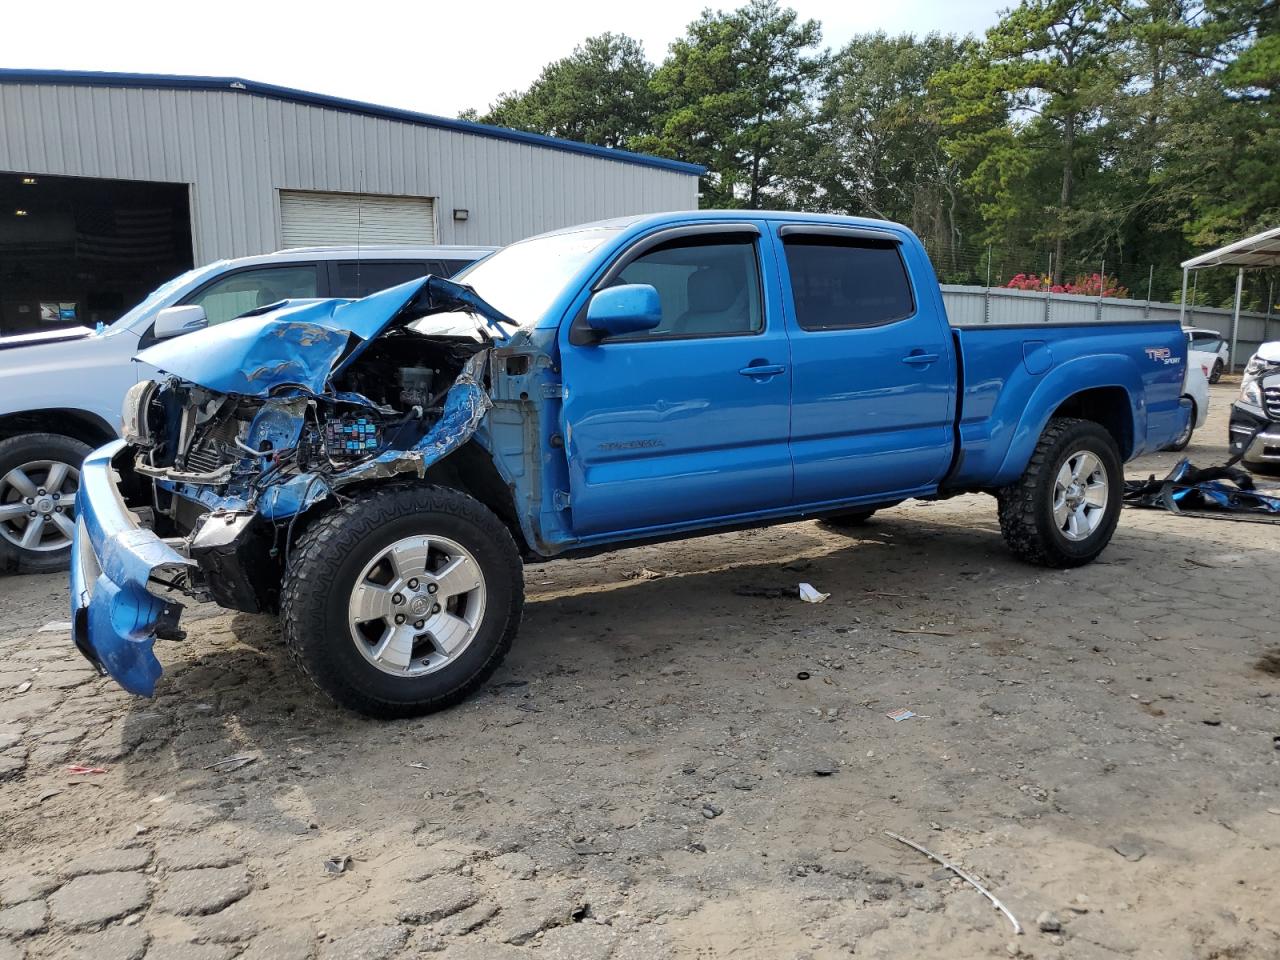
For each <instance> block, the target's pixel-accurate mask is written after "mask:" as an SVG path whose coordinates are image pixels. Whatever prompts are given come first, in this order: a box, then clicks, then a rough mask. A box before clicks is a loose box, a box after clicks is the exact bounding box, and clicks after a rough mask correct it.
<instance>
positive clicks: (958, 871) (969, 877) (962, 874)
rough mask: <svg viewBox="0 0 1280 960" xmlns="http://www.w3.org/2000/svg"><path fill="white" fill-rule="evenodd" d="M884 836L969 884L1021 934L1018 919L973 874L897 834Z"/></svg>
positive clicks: (887, 833) (890, 832)
mask: <svg viewBox="0 0 1280 960" xmlns="http://www.w3.org/2000/svg"><path fill="white" fill-rule="evenodd" d="M884 834H885V836H886V837H892V838H893V839H894V840H897V841H898V842H899V843H905V844H906V845H907V846H908V847H911V849H913V850H918V851H919V852H920V853H923V854H924V855H925V856H926V857H928V858H929V859H930V860H932V861H934V862H935V863H940V864H942V865H943V866H944V867H946V868H947V869H948V870H950V871H951V872H952V873H954V874H955V875H956V876H957V877H959V878H960V879H961V880H963V881H965V882H966V883H968V884H971V885H972V886H973V888H974V889H975V890H977V891H978V892H979V893H980V894H982V895H983V896H984V897H986V898H987V899H988V900H990V901H991V902H992V904H994V906H995V908H996V909H997V910H999V911H1000V912H1001V913H1003V914H1004V915H1005V916H1006V917H1008V918H1009V922H1010V923H1011V924H1013V932H1014V933H1017V934H1021V933H1022V924H1020V923H1019V922H1018V918H1017V917H1015V916H1014V915H1013V914H1012V913H1011V912H1010V911H1009V908H1008V907H1006V906H1005V905H1004V904H1003V903H1001V902H1000V901H999V900H997V899H996V897H995V894H993V893H992V892H991V891H990V890H988V889H987V888H986V887H984V886H983V885H982V884H981V883H979V882H978V881H977V879H976V878H975V877H974V876H973V874H971V873H969V872H968V871H967V870H965V869H963V868H962V867H957V866H956V865H955V864H954V863H952V862H950V861H949V860H944V859H943V858H942V857H940V856H938V855H937V854H936V853H932V852H930V851H929V850H926V849H925V848H924V847H922V846H920V844H918V843H916V842H915V841H914V840H908V839H907V838H906V837H903V836H899V835H898V834H896V833H894V832H892V831H891V830H886V831H885V832H884Z"/></svg>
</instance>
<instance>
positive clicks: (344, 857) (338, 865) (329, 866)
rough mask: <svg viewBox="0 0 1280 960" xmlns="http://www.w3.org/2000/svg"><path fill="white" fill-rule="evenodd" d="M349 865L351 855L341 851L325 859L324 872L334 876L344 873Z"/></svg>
mask: <svg viewBox="0 0 1280 960" xmlns="http://www.w3.org/2000/svg"><path fill="white" fill-rule="evenodd" d="M349 866H351V857H350V856H349V855H348V854H345V853H341V854H338V855H336V856H332V857H329V859H327V860H325V862H324V872H325V873H328V874H332V875H334V876H336V875H337V874H339V873H346V872H347V867H349Z"/></svg>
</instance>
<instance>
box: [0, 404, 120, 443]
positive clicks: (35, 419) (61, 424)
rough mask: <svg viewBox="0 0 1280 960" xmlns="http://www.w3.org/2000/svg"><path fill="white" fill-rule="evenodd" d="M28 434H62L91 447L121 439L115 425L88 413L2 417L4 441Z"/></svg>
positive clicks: (0, 431)
mask: <svg viewBox="0 0 1280 960" xmlns="http://www.w3.org/2000/svg"><path fill="white" fill-rule="evenodd" d="M24 433H58V434H61V435H62V436H64V437H72V438H73V439H76V440H79V441H80V442H81V443H87V444H88V445H89V446H91V447H100V446H102V445H103V444H104V443H110V442H111V441H112V440H115V439H116V438H117V437H118V436H119V434H117V433H116V431H115V430H113V429H112V427H111V424H109V423H107V422H106V421H105V420H103V419H102V418H101V417H100V416H98V415H97V414H95V413H89V412H88V411H86V410H27V411H24V412H22V413H9V414H5V415H3V416H0V440H4V439H8V438H9V437H16V436H20V435H21V434H24Z"/></svg>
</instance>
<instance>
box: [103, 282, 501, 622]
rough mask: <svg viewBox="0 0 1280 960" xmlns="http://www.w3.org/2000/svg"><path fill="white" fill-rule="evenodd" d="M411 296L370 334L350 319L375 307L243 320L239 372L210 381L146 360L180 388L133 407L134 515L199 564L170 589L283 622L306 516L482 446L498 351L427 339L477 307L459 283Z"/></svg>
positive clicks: (156, 389) (141, 396)
mask: <svg viewBox="0 0 1280 960" xmlns="http://www.w3.org/2000/svg"><path fill="white" fill-rule="evenodd" d="M432 284H439V287H437V288H435V289H433V288H432ZM412 287H413V285H406V289H407V292H403V291H402V292H401V293H400V294H399V297H400V299H401V300H405V302H404V304H403V305H402V306H400V308H399V310H398V311H397V312H396V313H395V316H393V318H392V320H391V321H388V320H386V318H385V315H384V318H383V323H382V326H381V327H380V328H377V329H369V330H368V331H365V330H362V329H360V328H359V326H358V325H359V324H360V323H361V322H362V320H363V318H362V316H361V315H355V316H352V315H350V314H348V315H346V316H343V315H342V314H341V313H340V311H341V310H342V309H343V308H344V306H351V307H360V306H362V305H363V304H365V303H367V300H366V301H356V302H352V303H351V304H347V305H343V304H341V303H339V305H338V306H337V307H336V308H335V306H334V302H332V301H330V302H327V303H325V302H319V303H317V302H311V303H303V304H299V305H298V306H297V307H294V306H293V305H291V304H288V303H285V304H277V305H274V306H273V307H272V308H263V310H262V311H259V314H260V318H259V319H260V322H259V323H258V324H257V325H256V326H254V325H252V324H250V323H246V322H245V321H244V320H242V321H237V323H240V324H243V325H244V326H246V328H247V330H246V337H245V339H244V341H243V345H242V347H241V348H240V349H241V353H242V354H243V355H234V354H233V355H234V356H236V358H237V360H238V361H239V362H238V366H237V367H236V368H235V369H234V371H233V373H232V374H231V375H226V374H222V375H220V376H218V377H214V376H209V377H203V378H201V379H200V380H197V379H196V378H197V377H198V376H200V372H199V370H196V369H192V368H193V367H198V366H199V359H196V360H194V361H193V360H192V358H191V357H190V356H189V355H187V356H180V355H176V354H175V355H174V356H163V355H157V354H158V352H159V348H153V349H152V351H149V353H148V355H145V356H146V359H147V361H148V362H150V363H154V364H155V365H156V366H158V367H160V368H161V370H162V371H165V373H166V376H165V377H164V379H160V380H144V381H141V382H139V383H138V384H137V385H136V386H135V387H134V388H133V389H131V390H130V391H129V393H128V395H127V396H126V399H125V405H124V411H123V419H124V433H125V436H126V439H127V440H128V441H129V443H130V445H131V448H132V451H133V457H132V464H131V465H129V466H131V469H128V468H126V469H125V470H122V471H121V473H122V481H124V486H125V487H126V488H127V489H130V490H132V491H134V497H131V498H130V499H131V500H134V499H136V500H137V501H139V502H130V503H129V506H130V508H131V509H134V510H135V511H138V510H141V511H145V512H147V513H149V514H150V518H149V519H150V526H151V527H152V528H153V529H154V530H155V532H156V533H158V534H160V535H161V536H164V537H166V538H167V539H168V542H169V543H170V545H171V546H173V547H174V548H175V549H177V550H178V551H179V553H182V554H185V555H186V556H188V557H190V558H191V559H192V560H194V561H196V564H195V566H194V567H193V568H191V569H189V570H188V571H187V572H186V573H184V574H183V575H182V576H181V577H180V578H179V580H177V581H175V582H174V583H172V584H171V586H173V587H174V588H176V589H179V590H182V591H183V592H185V593H188V594H190V595H192V596H196V597H198V598H201V599H212V600H216V601H217V602H218V603H220V604H222V605H224V606H228V607H232V608H234V609H240V610H248V611H260V610H271V609H273V608H274V606H275V604H276V601H277V597H278V584H279V582H280V573H281V572H282V571H283V569H284V565H285V562H286V560H287V553H288V544H289V542H290V539H291V535H292V532H293V525H294V524H295V523H296V521H297V518H298V516H299V515H300V514H302V513H303V512H305V511H306V510H307V509H308V508H309V507H311V506H313V505H315V504H316V503H318V502H320V501H321V500H324V499H326V498H329V497H340V496H341V494H340V492H339V491H341V490H342V489H343V488H344V487H348V486H351V485H353V484H358V483H360V482H362V481H372V480H378V479H386V478H390V477H394V476H395V475H397V474H401V473H411V474H416V475H418V476H423V475H425V472H426V469H427V467H428V466H429V465H430V464H432V463H434V462H435V461H437V460H439V459H440V458H441V457H443V456H445V455H446V454H448V453H449V452H451V451H453V450H454V449H456V448H457V447H459V446H460V445H461V444H463V443H465V442H466V440H467V439H468V438H469V437H470V436H471V435H472V434H473V433H474V431H475V430H476V428H477V427H478V426H479V423H480V421H481V420H482V419H483V417H484V415H485V413H486V412H487V411H488V410H489V408H490V407H491V405H492V404H491V401H490V399H489V395H488V390H487V382H486V381H487V362H488V359H489V356H490V352H491V347H492V343H493V338H492V337H484V336H479V337H477V336H462V335H459V336H437V335H432V334H429V333H422V332H418V331H417V330H415V329H413V328H412V327H411V326H409V322H411V321H412V320H413V319H417V318H420V317H422V316H425V315H427V314H428V313H432V312H444V311H447V310H448V309H449V308H450V307H453V308H455V309H456V308H457V307H458V306H459V303H460V301H461V302H462V304H463V305H465V307H467V308H471V309H474V308H475V306H476V305H475V304H474V303H470V302H467V301H465V300H462V298H460V297H459V296H458V291H464V292H465V293H467V294H470V291H469V290H468V289H467V288H463V287H460V285H458V284H454V283H452V282H450V281H440V280H439V279H438V278H435V277H431V278H428V280H427V281H425V282H423V283H421V285H420V289H417V290H416V291H415V290H414V289H411V288H412ZM398 290H401V288H392V290H390V291H385V292H384V293H383V294H379V295H376V296H378V297H382V296H386V295H387V294H392V295H394V294H396V291H398ZM424 294H425V295H424ZM470 295H471V296H472V297H474V294H470ZM406 297H407V300H406V299H405V298H406ZM368 299H374V298H368ZM477 299H478V298H477ZM481 303H483V302H482V301H481ZM415 306H416V309H414V308H415ZM485 306H486V307H487V305H485ZM489 309H491V308H489ZM321 310H326V311H327V313H321ZM476 312H479V311H476ZM251 316H252V315H251ZM500 316H501V315H497V317H499V318H500ZM396 319H399V321H400V322H399V323H396V322H393V321H394V320H396ZM487 319H493V318H492V317H487ZM317 320H320V321H324V322H316V321H317ZM337 321H346V322H348V323H350V324H351V326H352V327H353V328H354V329H353V330H351V331H348V330H346V329H343V327H342V326H340V325H339V324H338V322H337ZM366 333H367V334H368V335H367V336H365V335H363V334H366ZM198 336H199V334H192V335H188V337H187V338H184V339H186V340H187V344H186V345H187V346H191V345H192V344H191V340H192V339H193V338H196V337H198ZM225 342H226V338H225V336H224V338H223V339H221V340H219V341H218V343H219V345H223V344H225ZM264 345H265V346H264ZM233 347H234V344H233ZM224 350H225V347H224ZM221 359H223V360H225V359H226V358H225V357H223V358H221ZM221 387H225V388H226V389H219V388H221ZM317 387H320V389H316V388H317ZM126 474H129V475H126ZM144 498H145V500H146V501H148V502H145V503H144V502H141V501H142V500H143V499H144Z"/></svg>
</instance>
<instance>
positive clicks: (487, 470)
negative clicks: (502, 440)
mask: <svg viewBox="0 0 1280 960" xmlns="http://www.w3.org/2000/svg"><path fill="white" fill-rule="evenodd" d="M427 480H429V481H430V482H432V483H438V484H441V485H442V486H446V487H453V488H454V489H455V490H461V491H462V492H463V493H465V494H468V495H469V496H472V497H474V498H475V499H476V500H479V501H480V502H481V503H483V504H484V505H485V506H486V507H488V508H489V509H490V510H491V511H493V513H494V514H495V515H496V516H497V517H498V519H499V520H501V521H502V522H503V523H504V524H506V526H507V529H508V530H510V531H511V536H512V537H513V538H514V539H515V541H516V546H517V547H519V548H520V553H521V554H522V555H526V556H527V555H528V553H529V544H528V543H527V542H526V540H525V537H524V531H523V530H521V528H520V519H519V515H518V513H517V512H516V504H515V499H514V498H513V497H512V494H511V490H510V488H509V487H508V486H507V484H506V482H505V481H503V479H502V475H501V474H499V473H498V468H497V467H495V466H494V465H493V460H492V458H491V457H490V456H489V454H488V453H486V452H485V451H484V449H483V448H481V447H480V445H479V444H477V443H476V442H475V441H472V440H469V441H467V442H466V443H465V444H463V445H462V446H461V447H459V448H458V449H457V450H455V451H454V452H453V453H451V454H449V456H447V457H445V458H444V459H443V460H440V461H437V462H436V463H434V464H432V465H431V466H430V467H428V468H427Z"/></svg>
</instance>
